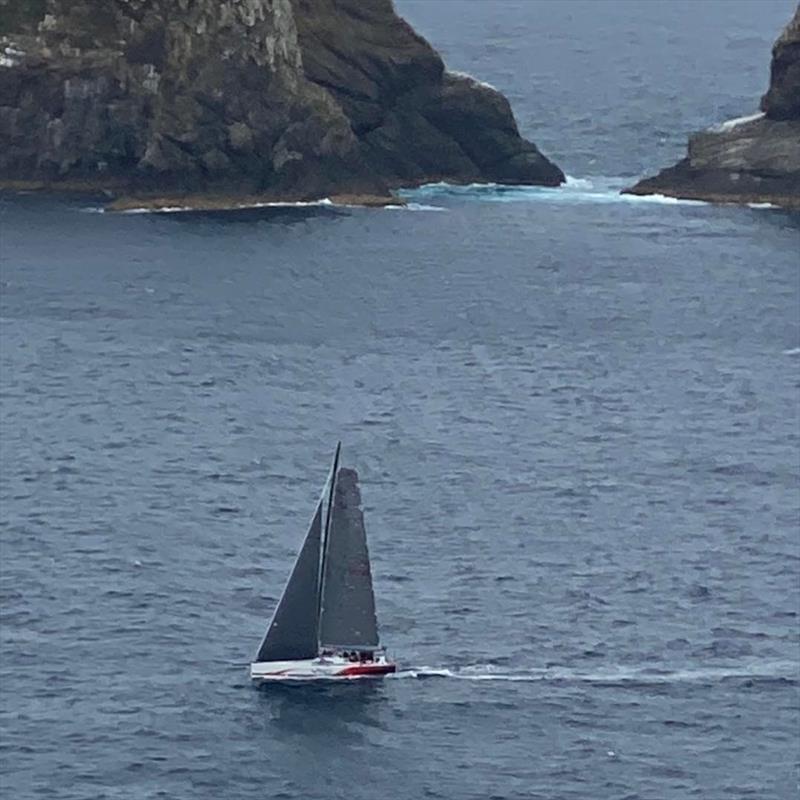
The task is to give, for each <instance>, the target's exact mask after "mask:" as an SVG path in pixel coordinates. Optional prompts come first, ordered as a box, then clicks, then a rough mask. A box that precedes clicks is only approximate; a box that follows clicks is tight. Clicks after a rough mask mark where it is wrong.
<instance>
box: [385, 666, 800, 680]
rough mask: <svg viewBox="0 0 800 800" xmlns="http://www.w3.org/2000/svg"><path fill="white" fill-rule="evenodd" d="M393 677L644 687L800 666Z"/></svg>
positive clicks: (484, 669) (430, 671)
mask: <svg viewBox="0 0 800 800" xmlns="http://www.w3.org/2000/svg"><path fill="white" fill-rule="evenodd" d="M393 677H394V678H451V679H455V680H462V681H495V682H511V683H537V682H542V681H547V682H559V683H590V684H626V683H627V684H644V685H662V684H672V683H709V682H716V681H720V680H725V679H731V678H734V679H736V678H738V679H741V680H747V679H768V680H769V679H772V680H774V679H784V680H790V681H797V680H800V664H796V663H794V662H790V661H775V662H763V663H755V664H742V665H738V666H737V665H733V666H727V667H696V668H692V667H689V668H686V669H658V668H638V669H637V668H625V667H611V668H608V669H604V670H596V671H592V672H585V671H582V670H575V669H570V668H568V667H552V668H542V669H530V670H525V671H519V672H504V671H501V670H498V669H497V668H496V667H494V666H493V665H491V664H484V665H474V666H471V667H460V668H457V669H448V668H446V667H428V666H421V667H413V668H410V669H404V670H400V671H399V672H397V673H396V674H395V675H394V676H393Z"/></svg>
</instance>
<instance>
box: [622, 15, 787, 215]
mask: <svg viewBox="0 0 800 800" xmlns="http://www.w3.org/2000/svg"><path fill="white" fill-rule="evenodd" d="M627 192H629V193H631V194H665V195H669V196H672V197H684V198H691V199H698V200H710V201H714V202H723V203H724V202H728V203H752V202H769V203H774V204H776V205H782V206H787V207H794V208H800V7H798V9H797V10H796V11H795V14H794V16H793V18H792V19H791V20H790V21H789V24H788V25H787V26H786V28H785V29H784V31H783V33H782V34H781V35H780V37H779V38H778V40H777V41H776V42H775V46H774V47H773V50H772V66H771V70H770V85H769V90H768V91H767V93H766V94H765V95H764V97H763V98H762V100H761V113H758V114H754V115H753V116H751V117H745V118H742V119H738V120H730V121H729V122H725V123H723V124H722V125H719V126H718V127H716V128H712V129H710V130H707V131H702V132H700V133H696V134H693V135H692V136H691V137H690V138H689V146H688V154H687V156H686V158H684V159H682V160H681V161H679V162H678V163H677V164H676V165H675V166H673V167H668V168H667V169H665V170H662V171H661V172H660V173H659V174H658V175H656V176H655V177H653V178H645V179H644V180H642V181H639V183H637V184H636V185H635V186H634V187H632V188H631V189H628V190H627Z"/></svg>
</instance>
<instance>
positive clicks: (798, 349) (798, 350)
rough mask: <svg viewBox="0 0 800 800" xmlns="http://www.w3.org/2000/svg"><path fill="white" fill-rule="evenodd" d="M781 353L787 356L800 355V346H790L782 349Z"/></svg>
mask: <svg viewBox="0 0 800 800" xmlns="http://www.w3.org/2000/svg"><path fill="white" fill-rule="evenodd" d="M781 353H782V354H783V355H785V356H800V347H790V348H789V349H788V350H782V351H781Z"/></svg>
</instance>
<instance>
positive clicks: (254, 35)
mask: <svg viewBox="0 0 800 800" xmlns="http://www.w3.org/2000/svg"><path fill="white" fill-rule="evenodd" d="M440 180H443V181H450V182H454V183H470V182H497V183H506V184H541V185H548V186H555V185H558V184H560V183H562V182H563V181H564V174H563V173H562V171H561V170H560V169H559V168H558V167H557V166H556V165H555V164H553V163H552V162H550V161H549V160H548V159H547V158H546V157H545V156H543V155H542V154H541V153H540V152H539V150H538V149H537V148H536V146H535V145H534V144H533V143H531V142H529V141H527V140H525V139H524V138H522V136H521V135H520V133H519V131H518V129H517V125H516V122H515V120H514V116H513V113H512V111H511V107H510V105H509V103H508V101H507V100H506V99H505V97H503V95H501V94H500V93H499V92H498V91H497V90H495V89H493V88H492V87H491V86H488V85H486V84H484V83H480V82H479V81H477V80H475V79H473V78H471V77H469V76H466V75H462V74H458V73H453V72H448V71H447V70H446V69H445V67H444V64H443V63H442V59H441V58H440V56H439V55H438V54H437V53H436V51H435V50H434V49H433V48H432V47H431V46H430V44H428V42H426V41H425V40H424V39H423V38H422V37H421V36H419V35H418V34H416V33H415V32H414V31H413V29H412V28H411V27H410V26H409V25H408V24H407V23H406V22H404V21H403V20H402V19H401V18H400V17H398V16H397V15H396V13H395V11H394V8H393V6H392V3H391V0H369V2H364V0H0V188H2V187H5V188H7V189H8V188H11V189H14V188H16V189H24V188H44V189H54V190H59V189H63V190H85V191H92V192H96V191H103V192H105V193H107V194H110V195H112V196H115V197H117V198H120V199H118V201H117V202H118V204H119V206H124V205H125V204H129V205H130V204H135V205H143V204H145V205H150V206H152V207H160V206H171V205H192V206H199V207H206V208H216V207H223V206H226V207H227V206H230V205H240V204H247V203H251V202H257V201H270V200H279V201H292V200H315V199H319V198H324V197H331V198H332V199H334V200H336V199H337V198H339V199H342V201H346V202H363V203H369V202H374V203H381V202H388V201H391V199H392V190H393V189H395V188H397V187H401V186H415V185H419V184H421V183H425V182H429V181H440ZM126 198H128V199H126ZM131 198H133V199H131Z"/></svg>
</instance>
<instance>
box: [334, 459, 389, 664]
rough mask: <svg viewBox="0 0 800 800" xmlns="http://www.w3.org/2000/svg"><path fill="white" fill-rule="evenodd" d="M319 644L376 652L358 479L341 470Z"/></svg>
mask: <svg viewBox="0 0 800 800" xmlns="http://www.w3.org/2000/svg"><path fill="white" fill-rule="evenodd" d="M319 642H320V644H321V645H322V646H323V647H334V648H335V647H348V648H363V649H374V648H377V647H378V624H377V621H376V619H375V597H374V595H373V593H372V574H371V572H370V566H369V552H368V551H367V534H366V531H365V529H364V515H363V513H362V512H361V495H360V493H359V491H358V474H357V473H356V471H355V470H352V469H347V468H345V467H343V468H342V469H340V470H339V472H338V475H337V478H336V488H335V491H334V495H333V509H332V513H331V519H330V530H329V531H328V537H327V542H326V552H325V554H324V570H323V576H322V602H321V613H320V628H319Z"/></svg>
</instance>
